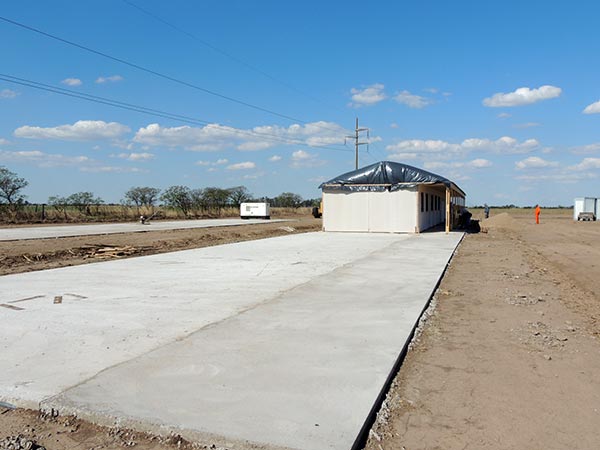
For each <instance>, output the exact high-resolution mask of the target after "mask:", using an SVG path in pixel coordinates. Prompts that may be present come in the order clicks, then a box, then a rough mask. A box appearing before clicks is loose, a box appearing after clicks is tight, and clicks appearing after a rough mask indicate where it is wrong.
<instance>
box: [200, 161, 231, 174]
mask: <svg viewBox="0 0 600 450" xmlns="http://www.w3.org/2000/svg"><path fill="white" fill-rule="evenodd" d="M228 162H229V160H228V159H217V160H216V161H196V162H195V164H196V165H197V166H204V167H210V166H221V165H223V164H227V163H228ZM215 170H216V169H213V170H210V171H211V172H214V171H215Z"/></svg>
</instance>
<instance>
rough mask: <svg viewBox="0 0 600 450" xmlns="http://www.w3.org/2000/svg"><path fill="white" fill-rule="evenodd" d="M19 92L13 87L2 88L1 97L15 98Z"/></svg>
mask: <svg viewBox="0 0 600 450" xmlns="http://www.w3.org/2000/svg"><path fill="white" fill-rule="evenodd" d="M18 95H19V93H18V92H17V91H13V90H11V89H2V90H1V91H0V98H15V97H16V96H18Z"/></svg>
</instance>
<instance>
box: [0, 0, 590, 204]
mask: <svg viewBox="0 0 600 450" xmlns="http://www.w3.org/2000/svg"><path fill="white" fill-rule="evenodd" d="M130 2H131V3H134V4H137V5H139V6H142V7H143V8H144V9H146V10H147V11H149V12H151V13H152V14H153V15H154V16H155V17H151V16H149V15H147V14H145V13H143V12H142V11H140V10H139V9H137V8H135V7H133V6H132V5H131V4H128V3H127V2H126V1H123V0H107V1H104V2H73V1H60V0H58V1H53V2H44V1H41V0H38V1H31V0H21V1H19V2H4V3H3V5H2V8H0V16H3V17H5V18H8V19H10V20H14V21H17V22H20V23H23V24H25V25H28V26H31V27H35V28H38V29H40V30H42V31H44V32H47V33H51V34H54V35H57V36H59V37H61V38H64V39H68V40H71V41H74V42H76V43H78V44H81V45H85V46H87V47H90V48H92V49H95V50H98V51H101V52H104V53H106V54H109V55H111V56H114V57H117V58H120V59H123V60H126V61H129V62H131V63H134V64H137V65H140V66H143V67H145V68H148V69H151V70H154V71H157V72H160V73H162V74H165V75H168V76H170V77H174V78H177V79H178V80H182V81H185V82H187V83H190V84H193V85H195V86H198V87H201V88H203V89H208V90H211V91H213V92H216V93H218V94H222V95H225V96H227V97H230V98H233V99H236V100H239V101H241V102H244V103H248V104H251V105H254V106H256V107H259V108H262V109H263V110H259V109H256V108H251V107H247V106H244V105H241V104H240V103H236V102H231V101H228V100H225V99H223V98H220V97H218V96H214V95H209V94H207V93H206V92H202V91H201V90H198V89H194V88H190V87H187V86H183V85H181V84H178V83H175V82H172V81H169V80H166V79H164V78H160V77H157V76H155V75H152V74H149V73H147V72H144V71H140V70H137V69H135V68H132V67H130V66H127V65H124V64H120V63H118V62H116V61H113V60H109V59H106V58H103V57H101V56H98V55H95V54H91V53H88V52H85V51H83V50H81V49H78V48H74V47H72V46H69V45H66V44H64V43H60V42H57V41H55V40H52V39H49V38H48V37H44V36H41V35H39V34H36V33H33V32H31V31H27V30H25V29H23V28H20V27H17V26H15V25H11V24H9V23H6V22H3V21H0V39H1V40H2V42H3V45H2V64H1V69H0V72H1V73H2V74H4V75H9V76H13V77H19V78H22V79H27V80H32V81H35V82H39V83H44V84H47V85H52V86H57V87H61V88H64V89H70V90H73V91H75V92H80V93H84V94H90V95H95V96H100V97H106V98H110V99H113V100H117V101H120V102H127V103H131V104H135V105H139V106H143V107H146V108H153V109H157V110H161V111H166V112H168V113H171V114H177V115H182V116H188V117H193V118H195V119H198V120H199V121H201V122H198V123H194V124H189V123H182V122H179V121H176V120H173V119H172V118H164V117H154V116H150V115H145V114H141V113H138V112H133V111H126V110H122V109H117V108H114V107H111V106H107V105H100V104H97V103H90V102H86V101H83V100H80V99H74V98H70V97H65V96H62V95H58V94H56V93H50V92H46V91H40V90H36V89H32V88H30V87H26V86H21V85H15V84H12V83H9V82H6V81H1V80H0V165H4V166H6V167H8V168H9V169H11V170H12V171H14V172H17V173H18V174H19V175H21V176H23V177H25V178H26V179H28V180H29V182H30V185H29V186H28V187H27V189H26V191H25V193H26V194H27V195H28V197H29V200H30V201H35V202H43V201H46V200H47V198H48V196H51V195H69V194H71V193H74V192H78V191H84V190H85V191H92V192H94V193H95V194H96V195H98V196H100V197H102V198H104V199H105V200H106V201H110V202H117V201H119V200H120V199H121V198H122V196H123V193H124V192H125V191H126V190H127V189H128V188H129V187H131V186H155V187H159V188H166V187H168V186H171V185H175V184H184V185H188V186H190V187H192V188H199V187H207V186H220V187H231V186H236V185H245V186H247V187H248V188H249V190H250V191H251V192H252V193H253V194H255V195H256V196H264V195H268V196H274V195H277V194H279V193H281V192H287V191H291V192H295V193H299V194H300V195H302V196H303V197H305V198H312V197H317V196H319V195H320V192H319V190H318V188H317V187H318V185H319V183H320V182H321V181H323V180H326V179H329V178H332V177H334V176H336V175H338V174H340V173H343V172H347V171H349V170H352V169H353V167H354V154H353V147H352V145H351V143H350V142H348V143H347V145H346V146H344V136H345V135H346V134H349V133H351V130H352V128H353V126H354V120H355V117H357V116H358V117H359V119H360V124H361V126H365V127H369V128H370V138H371V144H370V146H369V152H368V153H367V152H366V147H362V148H361V157H360V164H361V166H364V165H368V164H371V163H373V162H375V161H379V160H384V159H387V160H393V161H399V162H405V163H407V164H411V165H415V166H418V167H424V168H427V169H429V170H431V171H432V172H435V173H439V174H441V175H444V176H446V177H448V178H451V179H453V180H454V181H455V182H456V183H457V184H459V185H460V186H461V187H462V188H463V190H465V191H466V192H467V195H468V203H469V204H481V203H484V202H487V203H490V204H508V203H514V204H517V205H531V204H535V203H540V204H542V205H558V204H562V205H568V204H571V203H572V199H573V197H577V196H600V189H599V188H598V180H599V176H600V136H599V132H598V130H599V129H600V127H599V125H600V81H599V80H600V63H599V62H598V59H597V57H596V55H598V54H599V51H600V39H598V38H597V23H596V22H597V17H598V14H599V13H600V6H598V5H597V4H595V2H592V1H589V2H569V3H567V2H550V3H548V2H541V1H539V2H538V1H528V2H516V1H515V2H512V1H504V2H481V1H455V2H447V1H427V2H391V1H390V2H377V3H372V4H365V3H364V2H355V1H345V2H337V1H336V2H326V3H325V2H316V1H304V2H302V3H292V2H282V1H256V2H248V1H228V0H218V1H216V0H214V1H202V2H199V1H194V2H192V1H183V0H171V1H169V2H164V1H157V0H144V1H143V2H142V1H141V0H130ZM156 17H158V18H159V19H162V20H163V21H167V22H168V23H170V24H171V25H174V26H175V27H177V29H178V30H175V29H173V28H172V27H170V26H168V25H166V24H165V23H163V22H161V21H160V20H157V19H156ZM189 34H191V35H193V37H191V36H190V35H189ZM206 43H208V44H210V46H212V48H211V47H209V46H207V45H205V44H206ZM215 48H216V49H217V50H215ZM223 53H226V54H227V55H224V54H223ZM240 61H242V62H240ZM249 66H250V67H249ZM265 74H266V75H265ZM264 109H267V110H269V111H272V112H275V113H277V114H270V113H267V112H265V111H264ZM281 116H288V117H291V118H293V119H292V120H290V119H288V118H284V117H281ZM205 124H207V125H205ZM365 138H366V136H365Z"/></svg>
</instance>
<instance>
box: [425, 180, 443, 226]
mask: <svg viewBox="0 0 600 450" xmlns="http://www.w3.org/2000/svg"><path fill="white" fill-rule="evenodd" d="M418 207H419V222H418V224H419V231H425V230H427V229H429V228H431V227H435V226H436V225H439V224H443V223H444V222H445V220H446V189H445V188H442V187H439V186H435V187H433V186H426V185H420V186H419V205H418Z"/></svg>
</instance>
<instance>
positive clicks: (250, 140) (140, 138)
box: [133, 121, 349, 152]
mask: <svg viewBox="0 0 600 450" xmlns="http://www.w3.org/2000/svg"><path fill="white" fill-rule="evenodd" d="M348 133H349V131H348V130H346V129H344V128H343V127H341V126H340V125H338V124H336V123H332V122H324V121H319V122H313V123H308V124H305V125H297V124H294V125H290V126H289V127H287V128H286V127H280V126H277V125H264V126H258V127H254V128H252V129H247V130H240V129H237V128H232V127H228V126H223V125H219V124H209V125H206V126H204V127H191V126H181V127H172V128H167V127H161V126H160V125H159V124H157V123H153V124H150V125H148V126H147V127H144V128H140V129H139V130H138V131H137V133H136V135H135V137H134V138H133V140H134V142H136V143H139V144H144V145H148V146H161V147H170V148H175V147H181V148H184V149H186V150H190V151H200V152H209V151H219V150H224V149H227V148H235V149H237V150H240V151H250V150H265V149H269V148H272V147H275V146H282V145H298V144H305V145H308V146H321V145H331V144H343V142H344V136H345V135H347V134H348Z"/></svg>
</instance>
